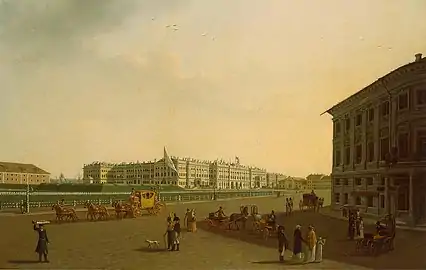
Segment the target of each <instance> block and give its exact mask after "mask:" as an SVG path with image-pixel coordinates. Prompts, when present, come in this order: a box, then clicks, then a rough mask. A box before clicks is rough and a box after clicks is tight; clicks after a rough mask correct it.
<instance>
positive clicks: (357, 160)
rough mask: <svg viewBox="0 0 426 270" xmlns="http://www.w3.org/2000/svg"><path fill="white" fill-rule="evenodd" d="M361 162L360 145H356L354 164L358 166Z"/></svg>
mask: <svg viewBox="0 0 426 270" xmlns="http://www.w3.org/2000/svg"><path fill="white" fill-rule="evenodd" d="M361 161H362V145H361V144H358V145H357V146H356V147H355V163H356V164H360V163H361Z"/></svg>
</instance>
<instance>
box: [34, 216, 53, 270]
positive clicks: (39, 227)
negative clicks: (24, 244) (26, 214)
mask: <svg viewBox="0 0 426 270" xmlns="http://www.w3.org/2000/svg"><path fill="white" fill-rule="evenodd" d="M33 225H34V231H36V232H38V241H37V247H36V249H35V252H36V253H38V261H39V262H41V259H42V256H43V257H44V262H46V263H48V262H49V260H48V259H47V254H48V249H47V244H49V238H47V232H46V230H45V229H44V226H43V224H38V223H37V222H35V221H33Z"/></svg>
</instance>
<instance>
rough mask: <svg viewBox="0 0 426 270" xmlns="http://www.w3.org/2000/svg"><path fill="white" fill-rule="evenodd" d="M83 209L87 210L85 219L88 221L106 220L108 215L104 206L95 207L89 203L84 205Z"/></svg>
mask: <svg viewBox="0 0 426 270" xmlns="http://www.w3.org/2000/svg"><path fill="white" fill-rule="evenodd" d="M84 207H86V208H87V214H86V218H87V219H89V220H99V219H103V218H105V219H108V217H109V213H108V210H107V209H106V207H105V206H103V205H100V204H98V205H96V204H93V203H91V202H89V201H87V202H86V203H85V204H84Z"/></svg>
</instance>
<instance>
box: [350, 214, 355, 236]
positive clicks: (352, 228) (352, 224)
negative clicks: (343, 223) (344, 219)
mask: <svg viewBox="0 0 426 270" xmlns="http://www.w3.org/2000/svg"><path fill="white" fill-rule="evenodd" d="M354 237H355V216H354V214H352V213H350V214H349V219H348V238H349V239H350V240H353V239H354Z"/></svg>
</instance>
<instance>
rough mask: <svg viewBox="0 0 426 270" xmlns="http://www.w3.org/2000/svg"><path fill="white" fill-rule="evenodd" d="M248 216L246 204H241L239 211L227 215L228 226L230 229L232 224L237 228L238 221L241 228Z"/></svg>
mask: <svg viewBox="0 0 426 270" xmlns="http://www.w3.org/2000/svg"><path fill="white" fill-rule="evenodd" d="M248 216H249V210H248V206H241V207H240V213H232V214H231V215H230V216H229V223H228V226H229V227H228V228H229V230H231V226H232V225H234V226H235V228H236V229H237V230H239V229H240V226H239V225H238V223H241V224H242V227H243V229H244V228H245V227H246V221H247V219H248Z"/></svg>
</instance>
